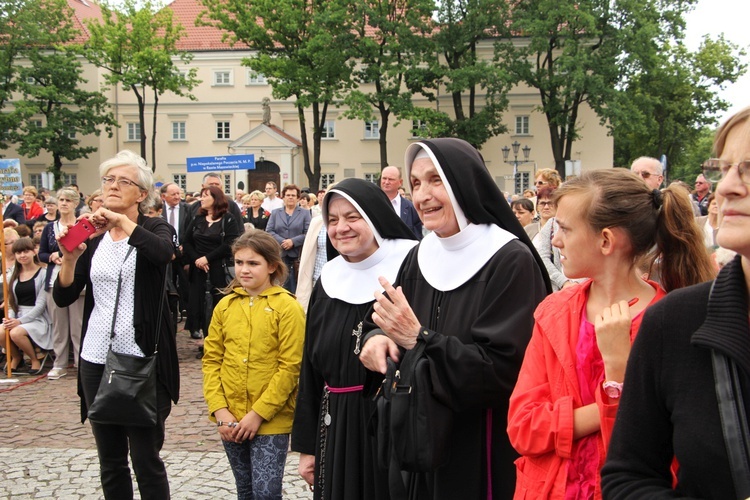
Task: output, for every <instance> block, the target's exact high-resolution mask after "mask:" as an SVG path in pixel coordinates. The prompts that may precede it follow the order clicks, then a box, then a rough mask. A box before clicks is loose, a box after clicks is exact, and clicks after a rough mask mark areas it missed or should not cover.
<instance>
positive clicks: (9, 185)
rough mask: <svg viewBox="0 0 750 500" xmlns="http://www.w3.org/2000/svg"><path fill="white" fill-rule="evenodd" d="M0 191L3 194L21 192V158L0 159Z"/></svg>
mask: <svg viewBox="0 0 750 500" xmlns="http://www.w3.org/2000/svg"><path fill="white" fill-rule="evenodd" d="M0 191H2V192H3V193H5V194H17V195H19V196H20V195H21V194H23V178H22V177H21V160H19V159H18V158H3V159H0Z"/></svg>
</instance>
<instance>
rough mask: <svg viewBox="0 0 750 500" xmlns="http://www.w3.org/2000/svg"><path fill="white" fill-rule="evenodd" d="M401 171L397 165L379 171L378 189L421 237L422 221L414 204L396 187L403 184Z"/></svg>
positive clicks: (417, 235)
mask: <svg viewBox="0 0 750 500" xmlns="http://www.w3.org/2000/svg"><path fill="white" fill-rule="evenodd" d="M403 182H404V181H403V179H401V171H400V170H399V169H398V167H385V168H384V169H383V170H382V171H381V172H380V189H382V190H383V192H384V193H385V194H386V195H387V196H388V199H389V200H391V205H393V209H394V210H395V211H396V213H397V214H398V215H399V217H401V220H402V221H404V223H405V224H406V225H407V226H409V229H411V230H412V232H413V233H414V235H415V236H416V237H417V239H419V240H421V239H422V221H421V220H419V215H418V214H417V211H416V209H415V208H414V204H413V203H412V202H410V201H409V200H407V199H406V198H404V197H403V196H401V195H400V194H399V193H398V188H400V187H401V184H403Z"/></svg>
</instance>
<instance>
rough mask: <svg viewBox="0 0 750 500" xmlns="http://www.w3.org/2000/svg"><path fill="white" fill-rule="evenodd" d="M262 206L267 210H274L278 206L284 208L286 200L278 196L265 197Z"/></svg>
mask: <svg viewBox="0 0 750 500" xmlns="http://www.w3.org/2000/svg"><path fill="white" fill-rule="evenodd" d="M260 207H261V208H262V209H263V210H265V211H266V212H273V211H274V210H276V209H277V208H284V200H282V199H281V198H279V197H278V196H277V197H276V198H274V199H273V200H272V199H271V198H265V199H264V200H263V203H261V204H260Z"/></svg>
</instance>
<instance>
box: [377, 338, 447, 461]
mask: <svg viewBox="0 0 750 500" xmlns="http://www.w3.org/2000/svg"><path fill="white" fill-rule="evenodd" d="M424 349H425V342H423V341H421V340H418V341H417V345H416V346H415V347H414V348H413V349H410V350H408V351H406V353H405V354H404V357H403V359H402V360H401V363H400V365H399V366H398V368H397V367H396V365H395V364H394V363H393V362H392V361H391V362H389V363H388V370H387V372H386V377H385V379H384V381H383V386H382V387H381V390H380V391H378V394H379V397H381V400H379V401H378V402H377V408H378V427H377V434H378V436H377V439H378V454H379V460H380V461H381V463H387V462H388V461H389V457H388V455H389V452H390V454H392V458H393V459H394V460H395V461H396V462H397V463H398V464H399V466H400V468H401V469H402V470H406V471H410V472H429V471H434V470H435V469H437V468H438V467H440V466H442V465H445V464H446V463H447V462H448V458H449V454H450V435H451V433H452V432H453V411H452V410H451V409H450V408H448V407H447V406H446V405H444V404H443V403H442V402H440V401H439V400H438V399H437V398H435V396H434V395H433V393H432V380H431V378H430V362H429V360H428V359H427V357H426V356H425V355H424ZM389 361H390V360H389Z"/></svg>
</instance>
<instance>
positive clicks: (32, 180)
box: [29, 174, 44, 190]
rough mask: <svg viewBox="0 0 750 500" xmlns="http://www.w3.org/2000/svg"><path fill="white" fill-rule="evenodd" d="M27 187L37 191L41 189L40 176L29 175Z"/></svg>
mask: <svg viewBox="0 0 750 500" xmlns="http://www.w3.org/2000/svg"><path fill="white" fill-rule="evenodd" d="M29 185H30V186H34V187H35V188H37V190H39V189H41V188H43V187H44V186H42V174H29Z"/></svg>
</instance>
